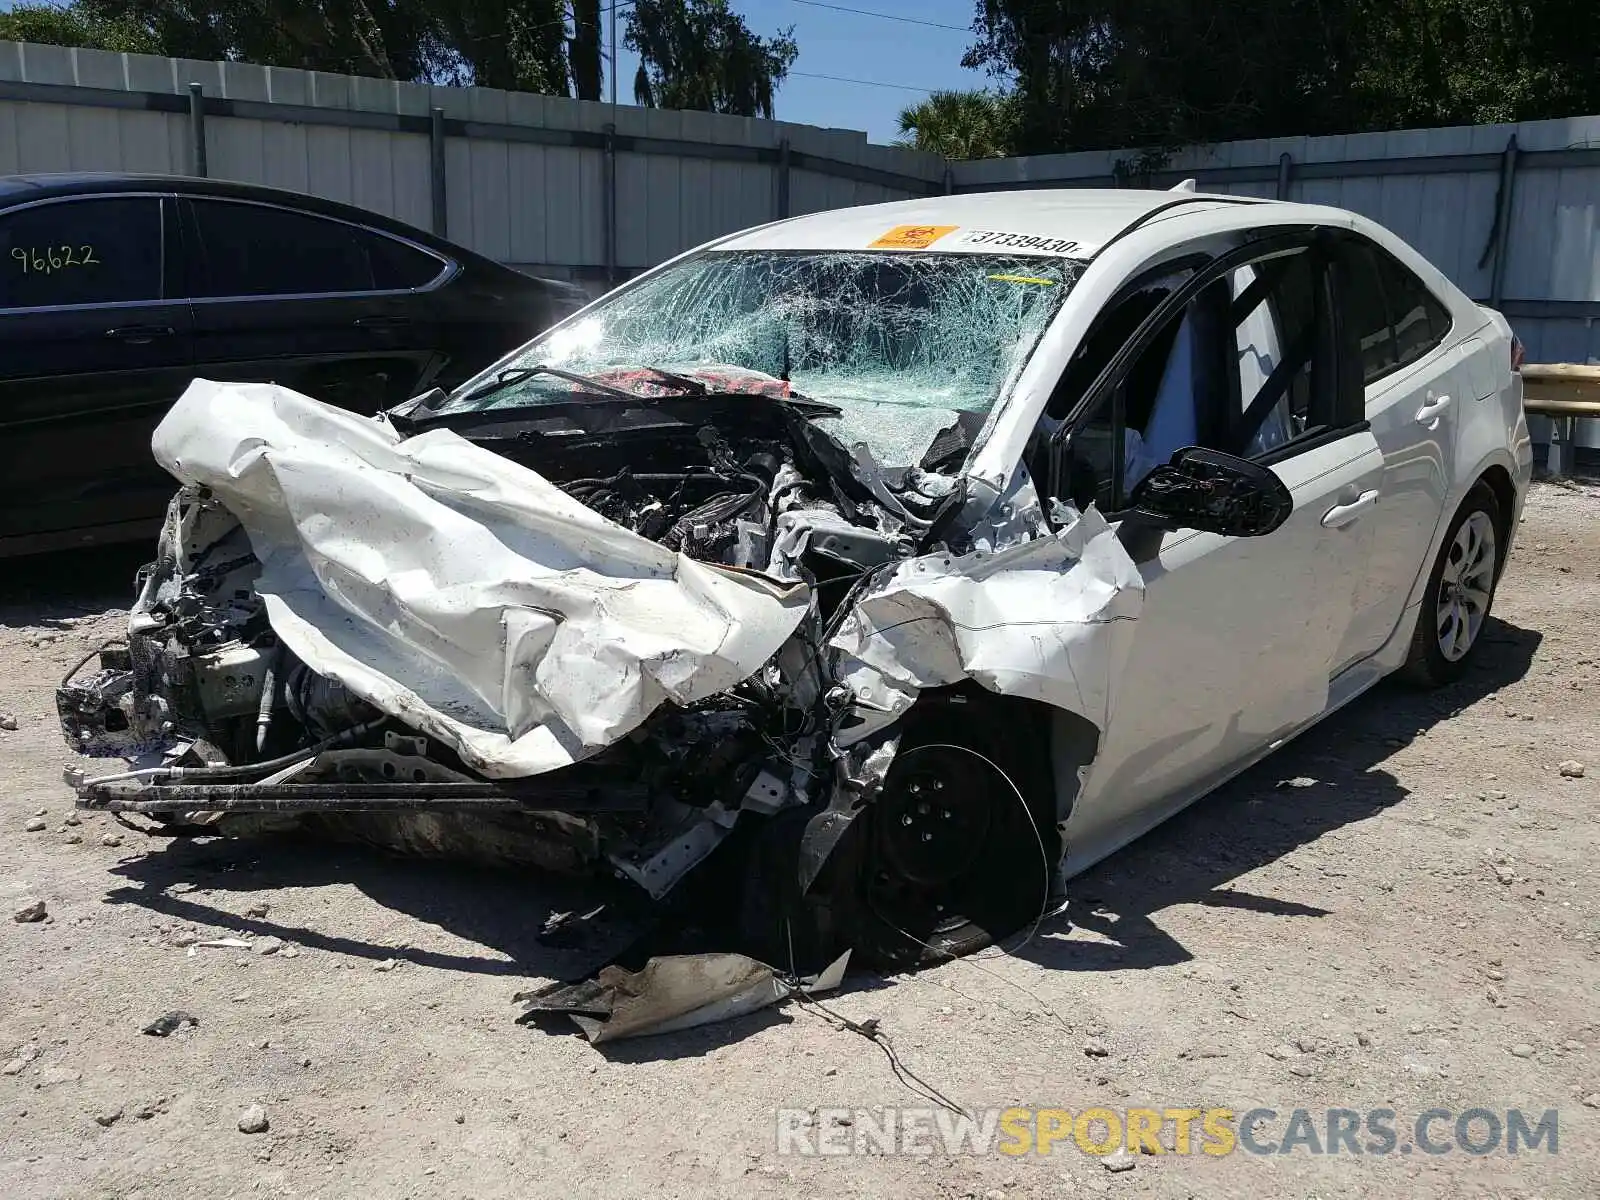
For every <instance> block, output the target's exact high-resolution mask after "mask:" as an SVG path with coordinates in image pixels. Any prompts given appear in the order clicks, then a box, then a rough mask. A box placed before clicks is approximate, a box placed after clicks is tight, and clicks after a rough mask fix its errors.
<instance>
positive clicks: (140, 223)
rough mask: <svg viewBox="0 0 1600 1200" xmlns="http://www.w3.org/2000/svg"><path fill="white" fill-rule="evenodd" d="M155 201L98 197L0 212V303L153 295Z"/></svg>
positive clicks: (157, 251)
mask: <svg viewBox="0 0 1600 1200" xmlns="http://www.w3.org/2000/svg"><path fill="white" fill-rule="evenodd" d="M161 235H162V227H161V200H160V199H159V198H158V197H155V196H105V197H89V198H85V199H82V200H77V199H73V200H57V201H51V202H49V203H45V204H35V205H33V206H31V207H29V208H22V209H15V210H13V211H11V212H5V213H0V308H37V307H44V306H53V305H98V304H118V303H126V302H129V301H138V300H160V299H161V298H162V279H161V262H162V247H161Z"/></svg>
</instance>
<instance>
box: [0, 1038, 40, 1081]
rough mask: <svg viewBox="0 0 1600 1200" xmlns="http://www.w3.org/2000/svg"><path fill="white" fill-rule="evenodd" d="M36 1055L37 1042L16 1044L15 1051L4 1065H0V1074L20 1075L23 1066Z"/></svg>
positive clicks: (36, 1056)
mask: <svg viewBox="0 0 1600 1200" xmlns="http://www.w3.org/2000/svg"><path fill="white" fill-rule="evenodd" d="M38 1057H39V1044H38V1043H37V1042H27V1043H25V1044H24V1045H21V1046H18V1047H17V1052H16V1053H15V1054H13V1055H12V1056H11V1058H10V1060H9V1061H8V1062H7V1063H6V1065H5V1066H3V1067H0V1075H20V1074H22V1071H23V1068H25V1067H26V1066H27V1065H28V1064H29V1063H31V1062H32V1061H33V1060H34V1059H36V1058H38Z"/></svg>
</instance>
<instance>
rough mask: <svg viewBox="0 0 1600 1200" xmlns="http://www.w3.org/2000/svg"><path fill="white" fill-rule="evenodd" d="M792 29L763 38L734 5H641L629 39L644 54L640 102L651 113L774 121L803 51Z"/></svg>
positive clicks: (702, 1) (714, 1)
mask: <svg viewBox="0 0 1600 1200" xmlns="http://www.w3.org/2000/svg"><path fill="white" fill-rule="evenodd" d="M793 32H794V30H793V27H792V26H791V27H790V28H788V29H785V30H782V31H780V32H779V33H778V34H776V35H775V36H773V37H771V38H762V37H758V36H757V35H756V34H754V33H752V32H751V31H750V28H749V26H747V25H746V24H745V23H744V19H743V18H742V17H740V16H739V15H738V14H737V13H735V12H733V11H732V10H730V9H729V7H728V3H727V0H634V6H633V11H632V12H631V13H629V14H628V27H627V33H626V34H625V35H624V39H623V40H624V41H625V42H626V44H627V46H628V49H630V50H632V51H634V52H635V53H636V54H638V55H639V70H638V73H637V75H636V76H635V77H634V83H633V94H634V98H635V99H636V100H637V101H638V102H639V103H640V104H643V105H646V106H648V107H651V108H689V109H698V110H701V111H704V112H719V113H733V114H736V115H738V116H744V117H754V116H761V117H771V116H772V104H773V99H774V97H775V96H776V95H777V91H778V87H779V85H781V84H782V82H783V80H784V77H785V76H787V75H788V73H789V68H790V67H791V66H793V65H794V60H795V59H796V58H797V57H798V56H799V53H800V50H799V47H798V46H796V45H795V41H794V38H793V37H792V36H791V35H792V34H793Z"/></svg>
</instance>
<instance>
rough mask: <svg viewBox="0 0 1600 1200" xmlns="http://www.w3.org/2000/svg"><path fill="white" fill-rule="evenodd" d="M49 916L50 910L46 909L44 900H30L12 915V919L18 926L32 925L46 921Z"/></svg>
mask: <svg viewBox="0 0 1600 1200" xmlns="http://www.w3.org/2000/svg"><path fill="white" fill-rule="evenodd" d="M49 915H50V912H49V909H47V908H46V907H45V903H44V901H43V900H29V901H28V902H27V903H26V904H24V905H23V906H22V907H21V908H19V909H17V911H16V912H14V913H12V914H11V919H12V920H13V921H15V922H16V923H17V924H18V925H31V924H33V923H35V922H37V921H42V920H44V919H45V918H46V917H47V916H49Z"/></svg>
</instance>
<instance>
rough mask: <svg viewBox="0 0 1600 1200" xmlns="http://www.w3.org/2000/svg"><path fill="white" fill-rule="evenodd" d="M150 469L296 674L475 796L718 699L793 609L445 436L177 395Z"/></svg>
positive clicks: (246, 389) (784, 593) (789, 627)
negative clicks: (316, 681)
mask: <svg viewBox="0 0 1600 1200" xmlns="http://www.w3.org/2000/svg"><path fill="white" fill-rule="evenodd" d="M152 447H153V449H154V452H155V456H156V458H157V460H158V461H159V462H160V463H161V464H162V466H164V467H165V468H166V469H167V470H168V471H169V472H171V473H172V474H173V475H174V476H175V477H176V478H177V479H179V480H180V481H181V482H183V483H186V484H194V485H201V486H204V487H207V488H209V489H211V491H212V492H213V493H214V494H215V495H216V497H217V498H218V499H219V500H220V501H221V502H222V503H223V504H224V505H225V506H226V507H227V508H228V510H229V511H230V512H232V513H233V514H234V515H235V516H236V517H237V518H238V519H239V521H240V523H241V524H242V525H243V526H244V528H245V531H246V533H247V534H248V535H249V537H250V543H251V546H252V548H253V549H254V550H255V553H256V556H257V557H258V558H259V559H260V560H261V575H260V578H259V581H258V583H257V591H258V592H259V594H260V596H261V598H262V600H263V602H264V604H265V606H266V610H267V615H268V619H269V620H270V622H271V624H272V628H273V630H274V632H275V633H276V634H277V635H278V637H279V638H280V639H281V640H282V642H283V643H284V645H285V646H286V647H287V648H288V649H289V650H290V651H291V652H292V653H293V654H294V655H296V656H297V657H298V658H299V659H300V660H301V661H302V662H304V663H305V664H306V665H307V666H308V667H310V668H311V669H312V670H313V671H316V672H317V673H318V674H321V675H324V676H327V677H328V678H331V679H335V680H337V681H338V682H340V683H342V684H344V685H345V686H346V687H347V688H349V689H350V690H351V691H352V692H354V693H356V694H357V695H359V696H361V697H362V698H364V699H365V700H367V701H369V702H370V703H372V704H373V705H375V706H376V707H378V708H379V709H382V710H383V711H385V712H388V713H391V714H394V715H396V716H399V717H400V718H401V719H403V720H404V721H405V722H406V723H407V724H409V725H411V726H413V727H414V728H416V729H418V730H421V731H423V732H425V733H428V734H431V735H432V736H434V737H437V738H438V739H439V740H441V741H442V742H444V743H445V744H447V745H449V746H450V747H451V748H452V749H454V750H455V751H456V752H457V753H458V754H460V755H461V757H462V759H463V760H464V761H465V762H466V763H467V764H468V765H469V766H471V767H472V768H473V769H474V770H476V771H478V772H480V773H481V774H483V775H485V776H488V777H491V778H507V777H516V776H525V775H533V774H537V773H540V772H544V771H550V770H554V769H557V768H559V767H563V766H567V765H569V764H571V763H573V762H575V761H577V760H579V759H581V758H584V757H586V756H587V755H589V754H592V753H593V752H595V751H597V750H599V749H600V748H602V747H604V746H606V745H609V744H611V743H613V742H615V741H617V740H618V739H620V738H621V737H623V736H624V735H626V734H627V733H628V732H629V731H631V730H632V729H634V728H636V727H637V726H638V725H639V724H640V723H641V722H643V721H644V719H645V718H646V717H647V716H648V715H649V714H650V713H651V712H652V711H653V710H654V709H655V708H656V707H657V706H659V705H660V704H661V703H662V702H663V701H665V700H672V701H674V702H676V703H678V704H689V703H693V702H695V701H697V700H701V699H705V698H706V697H709V696H712V695H715V694H716V693H718V692H721V691H724V690H726V689H727V688H729V687H732V686H733V685H734V684H736V683H738V682H739V681H741V680H742V679H745V678H747V677H748V676H750V675H751V674H753V673H754V672H755V671H757V670H758V669H759V668H760V667H761V666H762V665H763V664H764V663H765V662H766V661H767V660H768V659H769V658H771V657H772V655H774V654H775V653H776V652H777V650H778V649H779V647H780V646H781V645H782V644H783V642H784V641H785V639H787V638H788V637H789V636H790V634H792V633H793V632H794V630H795V629H796V627H797V626H798V625H799V623H800V621H801V620H802V619H803V618H804V617H805V615H806V613H807V611H808V607H809V602H810V593H809V590H808V589H807V588H806V587H805V586H804V585H803V584H783V583H779V582H777V581H774V580H771V579H769V578H767V577H765V576H762V575H758V574H754V573H751V572H743V571H738V570H734V569H732V568H727V567H720V566H716V565H713V564H709V563H704V562H699V561H697V560H695V559H692V558H689V557H686V556H685V555H682V554H677V553H674V552H672V551H669V550H667V549H665V548H664V547H662V546H660V545H658V544H656V543H655V542H652V541H650V540H648V539H646V538H643V537H640V536H639V535H637V534H634V533H632V532H630V531H629V530H627V529H624V528H622V527H621V526H619V525H616V524H614V523H612V522H611V521H608V520H607V519H606V518H604V517H602V516H600V515H599V514H598V513H596V512H594V511H593V510H592V509H590V508H587V507H585V506H584V505H582V504H580V503H578V502H577V501H576V500H574V499H572V498H571V497H570V496H568V495H567V494H566V493H564V492H563V491H561V490H560V489H559V488H558V487H556V486H555V485H554V484H553V483H551V482H550V481H549V480H547V479H545V478H544V477H543V476H541V475H539V474H538V473H537V472H535V471H532V470H530V469H528V468H527V467H523V466H520V465H518V464H517V463H514V462H511V461H510V460H508V459H506V458H504V457H502V456H500V455H498V454H495V453H494V452H493V451H490V450H486V449H483V448H482V447H479V446H475V445H473V444H472V443H471V442H468V441H466V440H465V439H463V438H461V437H459V436H457V435H456V434H454V433H451V432H449V431H447V430H433V431H430V432H427V433H424V434H422V435H420V436H418V437H415V438H411V439H404V440H403V439H402V438H401V437H400V435H399V434H398V433H397V432H396V431H395V430H394V429H393V428H392V427H391V426H389V425H388V424H387V423H385V422H383V421H380V420H373V419H370V418H366V417H360V416H357V415H355V414H353V413H349V412H346V411H344V410H341V409H337V408H333V407H331V406H329V405H326V404H322V403H320V402H318V401H316V400H312V399H310V398H309V397H306V396H302V395H300V394H299V393H297V392H293V391H290V390H289V389H287V388H282V387H277V386H275V385H271V384H223V383H213V382H211V381H208V380H203V379H197V380H195V381H194V382H193V383H192V384H191V385H190V386H189V388H188V390H187V391H185V392H184V394H183V396H182V397H181V398H180V399H179V400H178V402H177V404H176V405H174V407H173V408H172V409H171V411H170V412H169V413H168V414H167V416H166V418H165V419H164V420H163V421H162V422H161V425H160V426H159V427H158V428H157V430H156V432H155V436H154V439H153V442H152Z"/></svg>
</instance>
